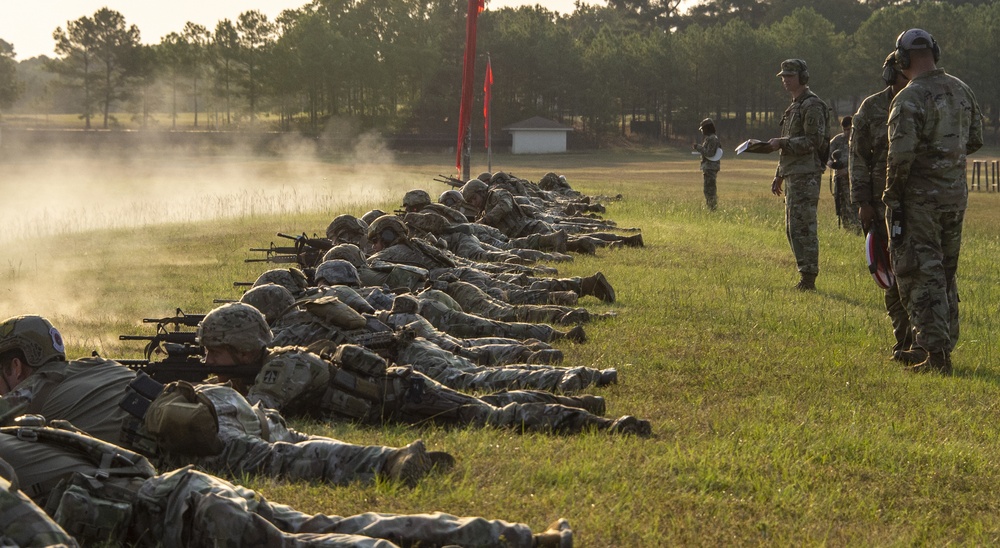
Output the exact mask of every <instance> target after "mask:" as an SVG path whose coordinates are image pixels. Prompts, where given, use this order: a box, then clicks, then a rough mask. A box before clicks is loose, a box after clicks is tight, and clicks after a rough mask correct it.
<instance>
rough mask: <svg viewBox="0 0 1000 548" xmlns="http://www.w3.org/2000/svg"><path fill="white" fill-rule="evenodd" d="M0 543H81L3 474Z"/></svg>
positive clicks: (43, 544)
mask: <svg viewBox="0 0 1000 548" xmlns="http://www.w3.org/2000/svg"><path fill="white" fill-rule="evenodd" d="M0 546H24V547H35V546H38V547H41V546H70V547H76V546H78V544H77V543H76V540H74V539H73V537H71V536H69V535H67V534H66V531H63V528H62V527H60V526H59V524H57V523H56V522H55V521H52V518H50V517H49V516H48V515H46V514H45V512H43V511H42V509H41V508H39V507H38V506H37V505H35V503H34V502H32V501H31V499H29V498H28V497H26V496H24V494H23V493H21V491H19V490H18V489H17V487H16V486H15V485H14V484H12V483H11V482H9V481H7V480H6V479H4V478H3V477H2V476H0Z"/></svg>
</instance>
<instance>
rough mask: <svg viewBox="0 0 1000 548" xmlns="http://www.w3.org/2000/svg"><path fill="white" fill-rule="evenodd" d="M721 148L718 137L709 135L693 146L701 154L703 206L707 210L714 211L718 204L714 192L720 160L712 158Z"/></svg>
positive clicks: (720, 164)
mask: <svg viewBox="0 0 1000 548" xmlns="http://www.w3.org/2000/svg"><path fill="white" fill-rule="evenodd" d="M721 147H722V144H721V143H720V142H719V136H718V135H716V134H714V133H710V134H708V135H706V136H705V140H704V141H702V143H701V144H700V145H695V148H694V149H695V150H697V151H698V152H700V153H701V172H702V175H703V177H704V179H705V180H704V192H705V205H707V206H708V209H711V210H715V208H716V206H718V204H719V196H718V193H717V190H716V178H717V177H718V176H719V169H720V168H721V166H722V161H721V160H712V159H711V158H712V156H714V155H715V153H716V152H718V150H719V149H720V148H721Z"/></svg>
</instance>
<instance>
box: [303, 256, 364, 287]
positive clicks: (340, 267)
mask: <svg viewBox="0 0 1000 548" xmlns="http://www.w3.org/2000/svg"><path fill="white" fill-rule="evenodd" d="M313 277H314V278H316V283H317V284H318V283H320V281H323V282H326V283H327V284H329V285H347V286H351V287H360V286H361V278H359V277H358V269H357V268H354V265H353V264H351V263H350V262H348V261H345V260H344V259H331V260H328V261H323V262H322V263H320V265H319V266H317V267H316V274H314V275H313Z"/></svg>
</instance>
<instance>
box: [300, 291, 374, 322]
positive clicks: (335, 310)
mask: <svg viewBox="0 0 1000 548" xmlns="http://www.w3.org/2000/svg"><path fill="white" fill-rule="evenodd" d="M300 303H301V304H302V307H303V308H305V309H306V310H307V311H309V312H310V313H311V314H313V315H315V316H316V317H318V318H320V319H321V320H322V321H324V322H329V323H331V324H333V325H335V326H337V327H339V328H341V329H348V330H350V329H361V328H362V327H364V326H365V325H366V323H367V321H366V320H365V317H364V316H362V315H361V314H359V313H358V312H357V311H356V310H354V309H353V308H351V307H350V306H347V305H346V304H344V303H342V302H341V301H340V299H338V298H337V297H334V296H332V295H327V296H325V297H320V298H318V299H309V300H306V301H304V302H303V301H300Z"/></svg>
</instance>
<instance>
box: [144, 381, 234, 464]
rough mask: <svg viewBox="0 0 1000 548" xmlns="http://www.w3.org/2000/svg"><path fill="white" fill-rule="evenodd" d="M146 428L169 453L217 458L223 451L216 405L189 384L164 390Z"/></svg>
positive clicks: (174, 383) (154, 402)
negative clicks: (214, 456)
mask: <svg viewBox="0 0 1000 548" xmlns="http://www.w3.org/2000/svg"><path fill="white" fill-rule="evenodd" d="M144 425H145V427H146V430H147V431H148V432H149V433H150V434H151V435H152V436H153V437H154V438H155V439H156V441H157V444H158V445H159V446H160V447H161V448H162V449H164V450H166V451H170V452H175V453H180V454H183V455H189V456H196V457H198V456H209V455H217V454H219V453H221V452H222V449H223V444H222V440H220V439H219V419H218V416H217V415H216V412H215V406H214V405H212V402H211V400H209V399H208V398H207V397H206V396H205V395H203V394H199V393H198V392H197V391H196V390H195V389H194V386H192V385H191V384H190V383H188V382H185V381H176V382H172V383H170V384H168V385H167V386H166V387H165V388H164V390H163V392H162V393H161V394H160V395H159V396H157V398H156V399H155V400H154V401H153V402H152V403H151V404H150V406H149V410H148V411H147V412H146V417H145V419H144Z"/></svg>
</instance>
